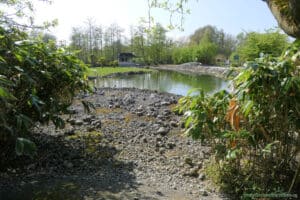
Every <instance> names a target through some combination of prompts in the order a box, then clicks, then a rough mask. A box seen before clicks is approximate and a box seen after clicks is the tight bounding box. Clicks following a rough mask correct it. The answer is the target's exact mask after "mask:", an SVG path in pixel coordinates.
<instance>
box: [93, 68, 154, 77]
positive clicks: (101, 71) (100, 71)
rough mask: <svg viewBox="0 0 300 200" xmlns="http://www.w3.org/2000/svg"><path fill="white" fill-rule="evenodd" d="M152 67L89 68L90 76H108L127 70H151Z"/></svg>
mask: <svg viewBox="0 0 300 200" xmlns="http://www.w3.org/2000/svg"><path fill="white" fill-rule="evenodd" d="M151 71H153V70H151V69H144V68H136V67H95V68H88V72H87V75H88V76H107V75H110V74H115V73H127V72H151Z"/></svg>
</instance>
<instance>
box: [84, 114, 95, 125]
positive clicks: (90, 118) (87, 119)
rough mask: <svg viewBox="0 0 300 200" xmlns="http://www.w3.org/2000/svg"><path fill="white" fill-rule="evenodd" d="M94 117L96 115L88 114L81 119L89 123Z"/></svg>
mask: <svg viewBox="0 0 300 200" xmlns="http://www.w3.org/2000/svg"><path fill="white" fill-rule="evenodd" d="M95 117H96V116H94V115H88V116H86V117H85V118H83V121H84V122H88V123H91V121H92V120H93V119H95Z"/></svg>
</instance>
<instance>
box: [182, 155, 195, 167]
mask: <svg viewBox="0 0 300 200" xmlns="http://www.w3.org/2000/svg"><path fill="white" fill-rule="evenodd" d="M184 162H185V163H186V164H188V165H190V166H191V167H193V166H194V164H193V160H192V159H191V158H189V157H187V158H185V159H184Z"/></svg>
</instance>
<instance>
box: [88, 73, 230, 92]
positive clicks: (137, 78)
mask: <svg viewBox="0 0 300 200" xmlns="http://www.w3.org/2000/svg"><path fill="white" fill-rule="evenodd" d="M92 84H93V86H96V87H116V88H124V87H129V88H132V87H134V88H139V89H150V90H157V91H162V92H169V93H173V94H179V95H186V94H187V93H188V91H189V90H190V89H192V88H201V89H203V90H204V91H205V92H207V93H213V92H216V91H218V90H222V89H228V82H227V81H225V80H223V79H220V78H217V77H213V76H208V75H186V74H181V73H177V72H171V71H157V72H152V73H146V74H135V75H119V76H116V77H111V78H99V79H95V80H93V83H92Z"/></svg>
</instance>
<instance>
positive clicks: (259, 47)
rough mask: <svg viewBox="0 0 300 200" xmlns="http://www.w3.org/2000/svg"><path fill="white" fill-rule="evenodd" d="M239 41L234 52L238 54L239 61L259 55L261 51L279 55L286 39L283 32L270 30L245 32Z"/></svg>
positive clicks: (286, 42) (286, 41) (252, 58)
mask: <svg viewBox="0 0 300 200" xmlns="http://www.w3.org/2000/svg"><path fill="white" fill-rule="evenodd" d="M240 43H241V44H240V45H239V46H238V48H237V52H235V54H237V55H239V57H240V62H245V61H250V60H254V59H255V58H258V57H260V54H261V53H263V54H268V55H272V56H275V57H278V56H280V55H281V53H282V50H283V49H285V48H286V47H287V45H288V40H287V36H286V35H285V34H281V33H280V32H279V31H273V30H270V31H268V32H266V33H256V32H250V33H247V34H246V35H245V37H244V38H243V41H240Z"/></svg>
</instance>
